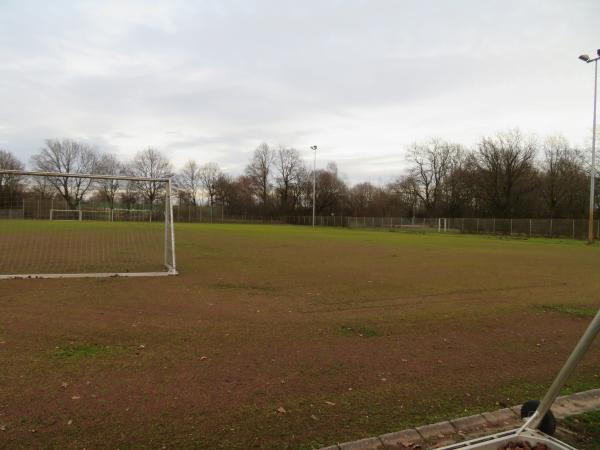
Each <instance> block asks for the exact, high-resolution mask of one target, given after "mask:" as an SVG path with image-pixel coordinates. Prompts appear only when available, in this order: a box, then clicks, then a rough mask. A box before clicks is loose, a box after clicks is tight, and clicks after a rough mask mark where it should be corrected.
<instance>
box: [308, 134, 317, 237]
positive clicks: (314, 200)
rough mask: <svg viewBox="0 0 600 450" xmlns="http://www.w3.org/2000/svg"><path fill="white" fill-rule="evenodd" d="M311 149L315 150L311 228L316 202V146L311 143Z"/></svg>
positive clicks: (313, 221)
mask: <svg viewBox="0 0 600 450" xmlns="http://www.w3.org/2000/svg"><path fill="white" fill-rule="evenodd" d="M310 149H311V150H314V151H315V160H314V164H313V201H312V207H313V208H312V210H313V211H312V226H313V228H314V227H315V211H316V209H315V204H316V199H317V194H316V192H317V146H316V145H311V146H310Z"/></svg>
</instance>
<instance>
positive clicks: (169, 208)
mask: <svg viewBox="0 0 600 450" xmlns="http://www.w3.org/2000/svg"><path fill="white" fill-rule="evenodd" d="M0 176H15V177H43V178H50V177H54V178H80V179H92V180H115V181H128V182H134V183H135V182H158V183H165V198H164V204H165V210H164V224H165V233H164V266H165V269H166V270H165V271H148V272H81V273H13V274H0V280H2V279H26V278H101V277H154V276H170V275H177V274H178V272H177V265H176V256H175V230H174V226H173V224H174V222H173V203H172V198H171V197H172V183H171V178H152V177H129V176H120V175H102V174H82V173H60V172H36V171H25V170H2V169H0ZM56 211H58V210H56ZM78 211H79V217H78V219H79V220H78V221H81V220H82V212H81V210H78ZM50 214H53V210H51V211H50ZM52 219H53V218H51V220H52ZM55 220H56V219H55ZM75 220H76V221H77V219H75ZM71 221H72V220H71Z"/></svg>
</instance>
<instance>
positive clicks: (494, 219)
mask: <svg viewBox="0 0 600 450" xmlns="http://www.w3.org/2000/svg"><path fill="white" fill-rule="evenodd" d="M492 234H496V218H495V217H494V218H493V219H492Z"/></svg>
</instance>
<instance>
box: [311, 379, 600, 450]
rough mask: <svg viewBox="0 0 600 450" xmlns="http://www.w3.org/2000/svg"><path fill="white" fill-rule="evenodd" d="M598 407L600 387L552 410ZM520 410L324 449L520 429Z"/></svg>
mask: <svg viewBox="0 0 600 450" xmlns="http://www.w3.org/2000/svg"><path fill="white" fill-rule="evenodd" d="M594 409H600V389H592V390H589V391H584V392H578V393H576V394H571V395H565V396H562V397H558V398H557V399H556V401H555V402H554V404H553V405H552V412H553V413H554V415H555V416H556V417H557V418H563V417H567V416H572V415H575V414H581V413H584V412H587V411H591V410H594ZM520 411H521V405H516V406H512V407H510V408H504V409H499V410H497V411H492V412H484V413H482V414H475V415H473V416H468V417H460V418H458V419H452V420H448V421H444V422H438V423H434V424H431V425H424V426H420V427H416V428H408V429H406V430H402V431H396V432H394V433H387V434H382V435H381V436H376V437H369V438H365V439H360V440H358V441H351V442H344V443H341V444H335V445H330V446H329V447H323V448H321V449H320V450H400V449H410V448H425V447H423V445H424V444H425V443H427V444H428V445H432V446H435V447H437V446H442V445H449V444H452V443H454V442H458V441H462V440H467V439H469V438H474V437H477V436H479V435H481V434H491V433H494V432H498V431H502V430H505V429H511V428H516V427H517V426H519V425H520V424H522V423H523V422H522V420H521V415H520Z"/></svg>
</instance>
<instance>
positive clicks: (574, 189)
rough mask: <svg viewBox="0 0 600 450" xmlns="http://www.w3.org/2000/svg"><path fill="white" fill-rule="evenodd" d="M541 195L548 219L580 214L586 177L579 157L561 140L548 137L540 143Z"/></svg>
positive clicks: (579, 155)
mask: <svg viewBox="0 0 600 450" xmlns="http://www.w3.org/2000/svg"><path fill="white" fill-rule="evenodd" d="M540 168H541V171H542V173H541V194H542V197H543V199H544V202H545V204H546V208H547V210H548V213H549V215H550V217H560V216H571V217H573V216H574V215H576V214H577V215H579V214H581V213H583V211H581V210H580V208H579V207H583V208H585V198H584V197H585V195H581V193H583V192H584V191H585V188H586V184H587V175H586V173H585V169H584V167H583V155H582V154H581V152H579V151H578V150H576V149H574V148H572V147H571V146H570V145H569V143H568V142H567V140H566V139H565V138H564V137H561V136H552V137H548V138H547V139H546V140H545V141H544V143H543V160H542V161H541V164H540ZM582 203H583V204H582Z"/></svg>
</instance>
